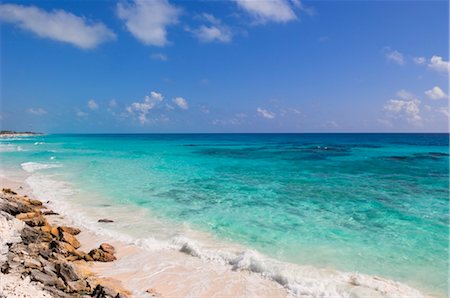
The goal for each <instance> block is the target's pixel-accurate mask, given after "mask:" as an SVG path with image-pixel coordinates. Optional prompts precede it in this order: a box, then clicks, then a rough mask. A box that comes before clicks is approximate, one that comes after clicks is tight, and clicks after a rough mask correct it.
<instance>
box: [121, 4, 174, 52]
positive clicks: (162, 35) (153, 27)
mask: <svg viewBox="0 0 450 298" xmlns="http://www.w3.org/2000/svg"><path fill="white" fill-rule="evenodd" d="M179 13H180V11H179V9H178V8H176V7H175V6H172V5H171V4H170V3H169V2H168V1H167V0H133V1H131V2H129V1H122V2H120V3H118V4H117V15H118V16H119V18H120V19H121V20H123V21H124V22H125V26H126V27H127V29H128V31H130V33H131V34H133V35H134V37H136V38H137V39H138V40H140V41H141V42H143V43H144V44H147V45H153V46H160V47H162V46H165V45H167V44H168V40H167V26H169V25H172V24H176V23H177V22H178V15H179Z"/></svg>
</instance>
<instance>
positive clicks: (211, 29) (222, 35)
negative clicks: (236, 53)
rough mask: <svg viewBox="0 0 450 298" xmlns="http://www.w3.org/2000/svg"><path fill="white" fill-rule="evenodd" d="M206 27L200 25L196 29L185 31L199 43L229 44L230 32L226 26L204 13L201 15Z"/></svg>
mask: <svg viewBox="0 0 450 298" xmlns="http://www.w3.org/2000/svg"><path fill="white" fill-rule="evenodd" d="M202 19H204V20H205V21H206V22H207V23H208V25H201V26H200V27H198V28H196V29H190V28H189V27H188V28H186V30H187V31H189V32H191V33H192V34H193V35H194V36H195V37H197V38H198V39H199V40H200V41H201V42H214V41H217V42H224V43H226V42H230V41H231V38H232V33H231V30H230V28H229V27H228V26H225V25H223V24H222V22H221V21H220V20H219V19H217V18H215V17H214V16H213V15H210V14H207V13H204V14H203V15H202Z"/></svg>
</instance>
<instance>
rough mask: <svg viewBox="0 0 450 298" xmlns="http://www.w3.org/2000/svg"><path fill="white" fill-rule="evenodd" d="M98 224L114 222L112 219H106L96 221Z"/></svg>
mask: <svg viewBox="0 0 450 298" xmlns="http://www.w3.org/2000/svg"><path fill="white" fill-rule="evenodd" d="M98 222H114V220H112V219H107V218H100V219H99V220H98Z"/></svg>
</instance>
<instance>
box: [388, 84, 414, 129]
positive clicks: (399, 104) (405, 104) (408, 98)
mask: <svg viewBox="0 0 450 298" xmlns="http://www.w3.org/2000/svg"><path fill="white" fill-rule="evenodd" d="M397 97H398V98H399V99H391V100H389V101H388V102H387V103H386V104H385V105H384V110H385V111H387V112H388V113H389V114H390V115H391V116H395V117H405V118H406V120H407V121H408V122H411V123H414V124H421V122H422V117H421V116H420V100H419V99H417V98H416V97H415V96H414V95H413V94H411V93H409V92H407V91H405V90H400V91H398V92H397Z"/></svg>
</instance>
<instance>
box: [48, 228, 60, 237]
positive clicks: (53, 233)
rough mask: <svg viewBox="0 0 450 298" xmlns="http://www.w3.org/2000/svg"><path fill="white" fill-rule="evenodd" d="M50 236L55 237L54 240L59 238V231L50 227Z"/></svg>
mask: <svg viewBox="0 0 450 298" xmlns="http://www.w3.org/2000/svg"><path fill="white" fill-rule="evenodd" d="M50 234H52V235H53V236H55V237H56V238H59V231H58V228H57V227H52V228H51V230H50Z"/></svg>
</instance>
